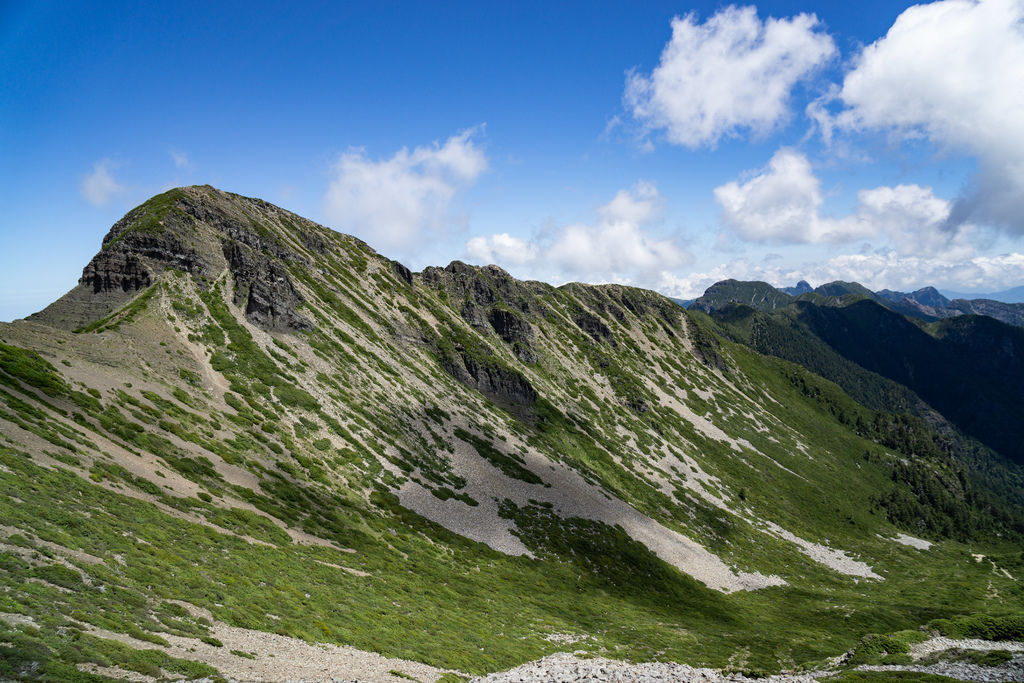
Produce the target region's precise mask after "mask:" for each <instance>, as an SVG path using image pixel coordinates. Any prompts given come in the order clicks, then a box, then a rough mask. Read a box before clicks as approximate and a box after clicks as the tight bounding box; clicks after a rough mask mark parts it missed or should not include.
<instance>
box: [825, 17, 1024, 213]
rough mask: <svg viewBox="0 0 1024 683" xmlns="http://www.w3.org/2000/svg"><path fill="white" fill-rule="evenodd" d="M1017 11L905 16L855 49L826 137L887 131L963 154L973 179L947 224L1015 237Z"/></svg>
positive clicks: (1023, 207)
mask: <svg viewBox="0 0 1024 683" xmlns="http://www.w3.org/2000/svg"><path fill="white" fill-rule="evenodd" d="M1022 83H1024V2H1021V0H981V1H974V0H943V1H940V2H934V3H931V4H927V5H916V6H913V7H910V8H908V9H907V10H905V11H904V12H903V13H902V14H901V15H900V16H899V17H898V18H897V19H896V21H895V23H894V24H893V25H892V27H891V28H890V29H889V31H888V33H887V34H886V35H885V37H883V38H881V39H879V40H877V41H876V42H874V43H872V44H871V45H868V46H867V47H865V48H864V49H863V51H862V52H861V53H860V55H859V56H858V57H857V59H856V61H855V65H854V67H853V68H852V69H851V70H850V72H849V73H848V74H847V75H846V77H845V79H844V81H843V84H842V88H841V89H839V90H838V92H837V93H835V97H836V98H838V100H839V101H841V103H842V104H843V105H844V106H845V108H844V109H843V110H842V111H840V112H839V113H838V114H837V115H835V117H834V118H830V117H829V115H828V114H827V113H826V112H825V111H824V110H823V109H822V107H821V105H820V104H819V105H816V106H815V107H814V108H813V111H809V113H811V115H812V116H813V117H814V118H815V119H816V120H818V122H819V124H823V130H824V131H825V132H829V131H830V130H831V129H832V128H833V127H835V128H837V129H842V130H847V131H850V130H871V129H874V130H886V131H888V132H890V133H891V134H893V135H895V136H896V137H897V138H902V139H908V138H921V137H925V138H927V139H929V140H931V141H932V142H934V143H935V144H937V145H938V146H940V147H941V148H942V149H943V150H944V151H947V152H955V153H966V154H968V155H970V156H973V157H976V158H977V159H978V161H979V171H978V173H977V175H976V176H975V177H974V178H973V179H972V181H971V182H970V184H969V187H968V189H967V191H966V192H965V194H964V195H963V196H961V197H960V198H959V199H958V200H957V202H956V205H955V206H954V207H953V210H952V213H951V217H950V221H951V222H952V223H959V222H963V221H969V220H973V221H977V222H987V223H992V224H996V225H1001V226H1003V227H1007V228H1010V229H1011V230H1013V231H1015V232H1017V233H1024V117H1022V116H1021V112H1022V111H1024V87H1022V86H1021V84H1022Z"/></svg>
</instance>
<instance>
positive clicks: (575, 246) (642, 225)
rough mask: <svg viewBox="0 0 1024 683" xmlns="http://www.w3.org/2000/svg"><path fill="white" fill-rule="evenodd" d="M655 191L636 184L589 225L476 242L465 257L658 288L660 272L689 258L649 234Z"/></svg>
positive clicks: (655, 216)
mask: <svg viewBox="0 0 1024 683" xmlns="http://www.w3.org/2000/svg"><path fill="white" fill-rule="evenodd" d="M663 204H664V201H663V199H662V196H661V194H660V193H659V192H658V189H657V188H656V187H655V186H654V185H653V184H652V183H649V182H646V181H640V182H637V183H636V184H634V185H633V187H631V188H629V189H628V190H620V191H619V192H618V193H616V195H615V196H614V197H613V198H612V200H611V201H610V202H608V203H607V204H605V205H603V206H601V207H599V208H598V209H597V220H596V221H594V222H593V223H589V224H587V223H574V224H572V225H566V226H562V227H559V228H556V229H553V230H550V231H548V232H547V233H546V234H544V235H542V236H539V237H538V238H535V239H533V240H530V241H525V240H521V239H518V238H515V237H511V236H509V235H506V234H500V235H493V236H491V237H474V238H472V239H470V240H469V241H468V242H467V243H466V254H467V256H468V257H469V258H470V259H472V260H475V261H478V262H491V261H494V262H497V263H498V264H499V265H513V266H527V267H528V269H529V271H530V272H531V273H536V274H538V275H540V276H541V277H544V278H545V279H549V280H558V281H563V282H564V281H567V280H586V281H588V282H622V283H627V284H639V285H642V286H649V287H650V286H656V284H657V283H658V282H660V277H661V274H662V273H663V272H666V271H669V270H671V269H673V268H677V267H679V266H682V265H685V264H686V263H688V262H689V260H690V255H689V254H688V253H687V252H686V251H685V250H683V249H682V248H681V247H680V246H679V245H678V244H677V242H676V240H674V239H671V238H664V237H657V236H655V235H653V234H652V233H651V232H650V230H649V228H650V227H651V225H652V224H654V223H656V222H658V221H659V220H660V219H661V214H662V208H663Z"/></svg>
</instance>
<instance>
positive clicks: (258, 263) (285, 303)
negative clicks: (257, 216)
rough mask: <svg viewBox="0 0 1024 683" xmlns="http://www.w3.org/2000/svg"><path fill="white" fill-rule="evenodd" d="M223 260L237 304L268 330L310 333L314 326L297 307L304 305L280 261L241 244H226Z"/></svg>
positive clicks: (250, 317) (228, 242) (250, 318)
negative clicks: (305, 331) (225, 260)
mask: <svg viewBox="0 0 1024 683" xmlns="http://www.w3.org/2000/svg"><path fill="white" fill-rule="evenodd" d="M224 258H225V259H227V262H228V266H229V268H230V269H231V275H232V276H233V277H234V280H235V295H234V301H235V305H236V306H238V307H239V308H241V309H242V310H244V311H245V315H246V317H247V318H248V319H249V320H250V321H252V322H253V323H255V324H257V325H259V326H260V327H262V328H264V329H267V330H282V331H287V330H308V329H311V328H312V327H313V324H312V323H311V322H310V321H309V320H307V319H306V318H305V317H303V316H302V315H300V314H299V313H298V312H297V311H296V308H297V307H298V306H299V305H300V304H302V303H303V302H304V299H303V298H302V295H301V294H299V292H298V290H296V289H295V285H294V284H293V283H292V281H291V278H290V277H289V276H288V271H287V270H286V269H285V267H284V266H283V265H282V264H281V262H280V261H278V260H276V259H273V258H271V257H270V256H268V255H266V254H265V253H263V252H262V251H258V250H256V249H253V248H252V247H249V246H247V245H246V244H243V243H241V242H236V241H234V240H228V241H225V242H224Z"/></svg>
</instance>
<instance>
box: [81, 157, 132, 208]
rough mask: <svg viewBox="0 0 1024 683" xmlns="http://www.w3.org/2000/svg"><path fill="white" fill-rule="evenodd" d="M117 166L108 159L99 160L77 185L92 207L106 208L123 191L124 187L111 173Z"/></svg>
mask: <svg viewBox="0 0 1024 683" xmlns="http://www.w3.org/2000/svg"><path fill="white" fill-rule="evenodd" d="M117 166H118V164H116V163H115V162H113V161H111V160H110V159H100V160H99V161H97V162H96V163H94V164H93V165H92V171H91V172H89V173H87V174H86V175H85V176H84V177H83V178H82V182H81V183H80V184H79V187H78V191H79V192H80V193H81V195H82V197H83V198H84V199H85V200H86V201H87V202H89V203H90V204H92V205H93V206H106V205H107V204H109V203H110V200H111V199H113V198H114V197H116V196H118V195H120V194H122V193H123V192H124V191H125V188H124V185H122V184H121V183H119V182H118V181H117V179H115V178H114V175H113V171H114V169H116V168H117Z"/></svg>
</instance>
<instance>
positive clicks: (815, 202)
mask: <svg viewBox="0 0 1024 683" xmlns="http://www.w3.org/2000/svg"><path fill="white" fill-rule="evenodd" d="M714 195H715V200H716V201H718V203H719V204H720V205H721V207H722V222H723V223H724V224H725V225H726V226H727V227H728V228H730V229H731V230H732V231H733V232H735V233H736V234H737V235H738V236H739V237H741V238H743V239H745V240H749V241H752V242H761V243H766V244H776V245H778V244H801V243H803V244H817V243H840V242H849V241H852V240H856V239H865V238H872V237H878V236H884V237H887V238H888V239H889V240H890V241H891V243H892V244H893V246H895V248H896V249H897V251H899V253H901V254H928V255H933V256H934V255H938V254H940V253H943V254H945V256H946V257H949V258H953V257H958V258H965V257H969V256H971V255H972V254H973V249H972V248H971V247H970V244H969V243H968V242H967V238H968V236H969V235H970V234H971V232H972V231H973V227H972V226H970V225H966V224H964V225H960V226H957V227H956V228H954V229H951V228H948V218H949V215H950V211H951V208H952V204H951V203H950V202H949V201H947V200H945V199H941V198H939V197H936V196H935V194H934V193H933V191H932V189H931V188H930V187H921V186H919V185H896V186H895V187H877V188H874V189H867V190H861V191H860V192H858V193H857V208H856V210H855V211H854V212H853V213H851V214H850V215H848V216H845V217H842V218H832V217H829V216H823V215H822V214H821V209H822V205H823V204H824V197H823V195H822V192H821V181H820V180H819V179H818V178H817V176H815V175H814V172H813V169H812V168H811V164H810V162H809V161H808V160H807V158H806V157H805V156H804V155H802V154H800V153H799V152H797V151H795V150H793V149H789V148H786V147H783V148H781V149H779V150H778V151H777V152H776V153H775V154H774V155H773V156H772V158H771V160H770V161H769V162H768V166H767V167H766V168H764V169H761V170H760V171H758V172H757V173H756V174H755V175H754V176H753V177H751V178H750V179H749V180H747V181H746V182H743V183H739V182H736V181H731V182H728V183H726V184H724V185H720V186H719V187H716V188H715V190H714Z"/></svg>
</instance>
